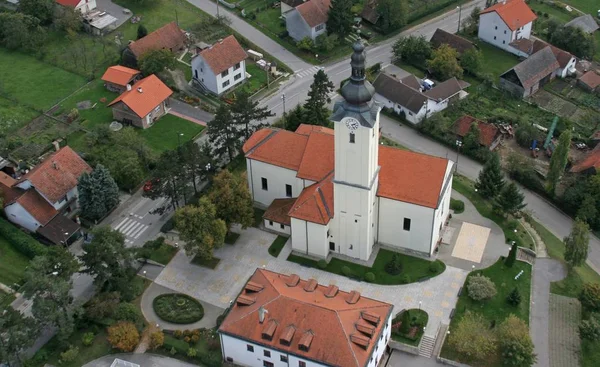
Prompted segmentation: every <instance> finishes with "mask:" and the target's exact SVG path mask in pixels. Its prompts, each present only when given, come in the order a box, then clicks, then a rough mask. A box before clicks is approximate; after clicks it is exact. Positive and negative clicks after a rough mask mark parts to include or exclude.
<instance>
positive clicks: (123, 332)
mask: <svg viewBox="0 0 600 367" xmlns="http://www.w3.org/2000/svg"><path fill="white" fill-rule="evenodd" d="M107 339H108V342H109V343H110V345H112V347H113V348H116V349H119V350H120V351H123V352H131V351H133V350H134V349H135V347H136V346H137V345H138V343H139V342H140V334H139V333H138V331H137V328H136V327H135V325H134V324H133V323H132V322H128V321H121V322H119V323H118V324H116V325H113V326H111V327H109V328H108V338H107Z"/></svg>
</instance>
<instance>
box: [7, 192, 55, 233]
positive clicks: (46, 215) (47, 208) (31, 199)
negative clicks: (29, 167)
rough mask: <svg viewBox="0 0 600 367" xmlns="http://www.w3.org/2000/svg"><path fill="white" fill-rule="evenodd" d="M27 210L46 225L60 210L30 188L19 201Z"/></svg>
mask: <svg viewBox="0 0 600 367" xmlns="http://www.w3.org/2000/svg"><path fill="white" fill-rule="evenodd" d="M16 202H17V203H19V204H21V206H22V207H23V208H24V209H25V210H27V212H28V213H29V214H31V215H32V216H33V217H34V218H35V219H36V220H37V221H38V222H39V223H40V224H41V225H42V226H45V225H46V224H47V223H48V222H50V220H51V219H52V218H54V216H55V215H56V214H58V212H57V211H56V209H54V207H53V206H52V205H50V204H49V203H48V202H47V201H46V199H44V198H43V197H42V196H41V195H40V194H38V192H37V191H36V190H34V189H29V190H27V191H26V192H25V194H23V195H21V196H20V197H19V198H18V199H17V201H16Z"/></svg>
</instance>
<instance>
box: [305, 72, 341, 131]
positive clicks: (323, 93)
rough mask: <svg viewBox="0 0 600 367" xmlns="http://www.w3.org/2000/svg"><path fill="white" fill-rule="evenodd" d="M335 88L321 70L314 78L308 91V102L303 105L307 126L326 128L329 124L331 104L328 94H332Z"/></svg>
mask: <svg viewBox="0 0 600 367" xmlns="http://www.w3.org/2000/svg"><path fill="white" fill-rule="evenodd" d="M334 89H335V86H334V85H333V83H332V82H331V81H330V80H329V77H327V74H325V72H324V71H323V70H322V69H321V70H319V71H318V72H317V73H316V74H315V77H314V81H313V83H312V84H311V86H310V90H309V91H308V100H307V101H306V103H305V104H304V109H305V110H306V119H307V122H306V123H308V124H311V125H322V126H327V125H328V124H329V108H328V104H329V103H331V98H329V93H331V92H333V90H334Z"/></svg>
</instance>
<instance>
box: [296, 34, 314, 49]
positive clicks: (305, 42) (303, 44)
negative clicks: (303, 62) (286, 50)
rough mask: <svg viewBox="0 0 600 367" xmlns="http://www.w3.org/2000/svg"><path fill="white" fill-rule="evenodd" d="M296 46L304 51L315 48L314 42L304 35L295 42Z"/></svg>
mask: <svg viewBox="0 0 600 367" xmlns="http://www.w3.org/2000/svg"><path fill="white" fill-rule="evenodd" d="M296 46H297V47H298V48H299V49H301V50H304V51H311V50H312V49H314V48H315V43H314V41H313V40H312V38H310V37H304V38H303V39H301V40H300V41H298V42H296Z"/></svg>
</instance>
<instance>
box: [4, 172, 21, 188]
mask: <svg viewBox="0 0 600 367" xmlns="http://www.w3.org/2000/svg"><path fill="white" fill-rule="evenodd" d="M16 182H17V180H15V179H14V178H12V177H10V176H9V175H7V174H6V173H4V172H2V171H0V184H1V185H3V186H5V187H11V186H12V185H14V184H15V183H16Z"/></svg>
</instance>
